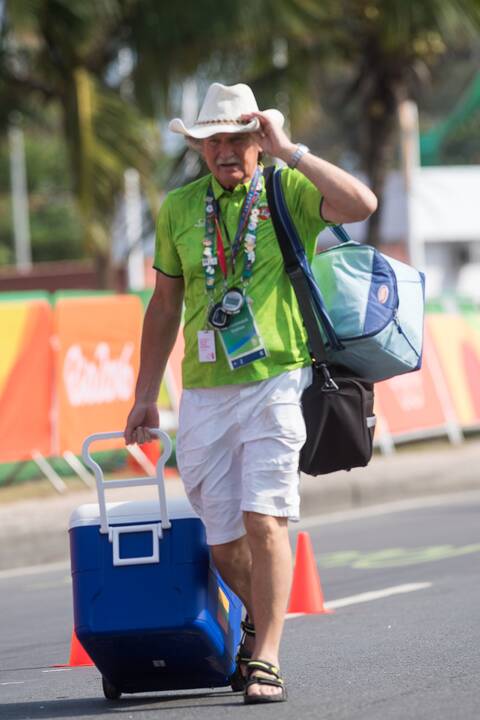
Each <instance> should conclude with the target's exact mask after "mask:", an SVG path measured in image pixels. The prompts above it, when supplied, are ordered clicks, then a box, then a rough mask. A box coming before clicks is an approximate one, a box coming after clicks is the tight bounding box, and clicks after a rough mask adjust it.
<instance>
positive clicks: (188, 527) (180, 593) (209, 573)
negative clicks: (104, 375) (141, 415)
mask: <svg viewBox="0 0 480 720" xmlns="http://www.w3.org/2000/svg"><path fill="white" fill-rule="evenodd" d="M156 434H157V435H158V436H159V437H160V438H161V439H162V442H163V446H164V453H163V455H162V457H161V458H160V460H159V461H158V463H157V476H156V478H150V477H146V478H133V479H127V480H115V481H107V482H105V481H104V479H103V473H102V470H101V468H100V467H99V466H98V464H97V463H96V462H95V461H94V460H93V459H92V458H91V456H90V454H89V445H90V443H91V442H92V441H94V440H100V439H105V438H111V437H121V436H122V433H99V434H96V435H91V436H89V437H88V438H87V439H86V440H85V443H84V446H83V459H84V461H85V463H86V464H87V465H88V466H89V467H91V468H92V469H93V471H94V473H95V477H96V480H97V490H98V500H99V503H98V505H96V504H95V505H82V506H81V507H79V508H78V509H77V510H75V511H74V513H73V514H72V516H71V518H70V553H71V566H72V582H73V603H74V620H75V631H76V634H77V637H78V639H79V640H80V642H81V644H82V645H83V647H84V648H85V650H86V651H87V652H88V654H89V655H90V657H91V658H92V660H93V662H94V663H95V665H96V666H97V668H98V669H99V671H100V672H101V673H102V676H103V689H104V693H105V695H106V697H108V698H110V699H114V698H118V697H120V694H121V693H122V692H126V693H135V692H144V691H151V690H174V689H187V688H192V689H193V688H207V687H220V686H226V685H229V684H230V681H229V676H230V675H231V674H232V673H233V671H234V669H235V654H236V650H237V646H238V643H239V640H240V621H241V614H242V604H241V602H240V600H239V599H238V598H237V596H236V595H235V594H234V593H233V592H232V591H231V590H230V589H229V588H228V586H227V585H225V583H224V582H223V581H222V580H221V578H220V576H219V574H218V572H217V570H216V569H215V567H214V566H213V565H212V562H211V560H210V554H209V550H208V546H207V544H206V541H205V531H204V527H203V524H202V522H201V521H200V519H199V518H198V516H197V515H196V514H195V513H194V511H193V510H192V508H191V506H190V505H189V503H188V501H187V500H186V499H183V500H177V501H176V502H174V503H169V506H168V509H167V503H166V498H165V486H164V482H163V467H164V465H165V462H166V460H167V458H168V456H169V455H170V451H171V442H170V438H169V437H168V435H166V434H165V433H163V432H162V431H156ZM139 485H156V486H157V488H158V494H159V499H158V501H156V500H155V501H150V502H116V503H108V504H107V503H106V501H105V488H106V487H107V488H118V487H132V486H139Z"/></svg>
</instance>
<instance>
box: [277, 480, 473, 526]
mask: <svg viewBox="0 0 480 720" xmlns="http://www.w3.org/2000/svg"><path fill="white" fill-rule="evenodd" d="M478 501H480V492H479V491H478V490H467V491H465V492H458V493H448V494H445V495H435V496H434V497H423V498H414V499H412V500H394V501H392V502H388V503H382V504H381V505H371V506H369V507H361V508H356V509H354V510H340V511H338V512H333V513H328V514H326V513H324V514H320V515H312V516H311V517H306V518H304V519H303V520H300V522H298V523H295V524H293V523H292V524H291V525H290V531H291V532H296V531H297V530H306V529H307V528H312V527H319V526H320V525H332V524H334V523H339V522H345V521H347V520H362V519H363V518H370V517H376V516H377V515H389V514H390V513H397V512H405V511H406V510H421V509H422V508H430V507H441V506H442V505H461V504H463V503H465V502H478Z"/></svg>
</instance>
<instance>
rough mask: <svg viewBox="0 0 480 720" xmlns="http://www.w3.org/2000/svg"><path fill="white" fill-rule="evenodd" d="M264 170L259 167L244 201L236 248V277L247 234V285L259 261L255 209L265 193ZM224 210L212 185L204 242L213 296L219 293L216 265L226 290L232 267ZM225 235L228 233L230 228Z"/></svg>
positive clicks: (207, 282)
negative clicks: (222, 217)
mask: <svg viewBox="0 0 480 720" xmlns="http://www.w3.org/2000/svg"><path fill="white" fill-rule="evenodd" d="M262 175H263V172H262V168H261V167H257V169H256V171H255V174H254V176H253V178H252V182H251V183H250V188H249V190H248V193H247V196H246V198H245V200H244V203H243V206H242V210H241V214H240V219H239V223H238V227H237V232H236V233H235V238H234V241H233V244H232V274H233V273H234V272H235V258H236V256H237V254H238V251H239V248H240V244H241V241H242V236H243V234H244V232H245V230H246V229H247V226H248V230H247V232H246V234H245V268H244V272H243V282H244V285H245V284H246V283H247V282H248V280H249V279H250V277H251V274H252V266H253V262H254V260H255V240H256V226H257V223H258V210H256V209H255V205H256V203H257V200H258V197H259V195H260V193H261V189H262ZM219 218H220V208H219V205H218V202H217V200H216V199H215V197H214V195H213V191H212V187H211V185H210V186H209V188H208V191H207V196H206V198H205V229H206V236H205V239H204V241H203V245H204V250H203V258H202V265H203V267H204V272H205V286H206V290H207V292H208V293H209V294H210V295H212V293H213V292H214V290H215V265H216V264H217V262H218V264H219V265H220V269H221V271H222V274H223V278H224V287H226V286H227V277H228V267H227V260H226V255H225V246H224V244H223V237H222V232H221V229H220V221H219ZM225 231H226V232H227V230H226V228H225Z"/></svg>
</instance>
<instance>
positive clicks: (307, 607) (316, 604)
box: [287, 532, 333, 614]
mask: <svg viewBox="0 0 480 720" xmlns="http://www.w3.org/2000/svg"><path fill="white" fill-rule="evenodd" d="M287 612H288V613H305V614H314V613H325V614H327V613H331V612H333V610H328V609H327V608H326V607H325V605H324V602H323V592H322V586H321V584H320V576H319V574H318V570H317V563H316V562H315V557H314V554H313V548H312V541H311V540H310V535H309V534H308V533H307V532H299V533H298V537H297V551H296V556H295V569H294V571H293V582H292V590H291V593H290V603H289V606H288V611H287Z"/></svg>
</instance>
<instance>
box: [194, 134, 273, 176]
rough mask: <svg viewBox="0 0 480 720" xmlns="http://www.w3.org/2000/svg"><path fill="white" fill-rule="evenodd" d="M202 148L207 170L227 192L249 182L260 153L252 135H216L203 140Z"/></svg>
mask: <svg viewBox="0 0 480 720" xmlns="http://www.w3.org/2000/svg"><path fill="white" fill-rule="evenodd" d="M202 147H203V156H204V158H205V162H206V163H207V166H208V169H209V170H210V172H211V173H212V174H213V175H214V176H215V177H216V178H217V180H218V182H219V183H220V185H222V186H223V187H224V188H227V189H229V190H232V189H233V188H234V187H235V186H236V185H238V184H239V183H244V182H247V181H248V180H251V178H252V177H253V175H254V173H255V168H256V167H257V164H258V155H259V153H260V152H261V148H260V145H259V144H258V143H257V141H256V140H255V137H254V135H253V134H252V133H217V134H216V135H212V137H209V138H206V139H205V140H203V143H202Z"/></svg>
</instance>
